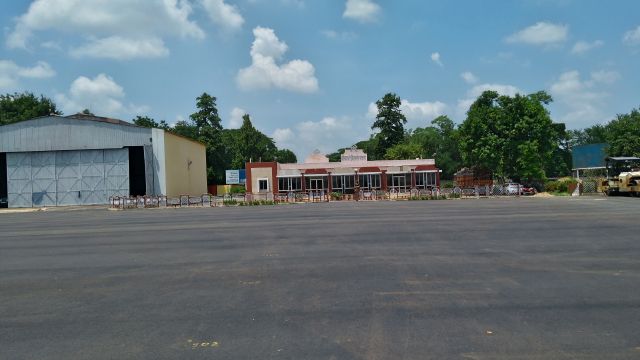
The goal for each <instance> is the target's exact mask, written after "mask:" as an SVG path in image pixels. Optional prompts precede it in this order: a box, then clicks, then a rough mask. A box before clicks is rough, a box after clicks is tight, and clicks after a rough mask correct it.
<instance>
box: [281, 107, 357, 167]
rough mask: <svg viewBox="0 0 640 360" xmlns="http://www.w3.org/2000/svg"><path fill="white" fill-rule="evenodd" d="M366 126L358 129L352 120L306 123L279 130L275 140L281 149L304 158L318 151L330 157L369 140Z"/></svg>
mask: <svg viewBox="0 0 640 360" xmlns="http://www.w3.org/2000/svg"><path fill="white" fill-rule="evenodd" d="M368 134H369V132H368V129H367V127H366V126H360V127H358V128H356V127H354V122H353V121H352V120H351V119H350V118H349V117H339V118H338V117H325V118H323V119H322V120H320V121H303V122H300V123H297V124H296V125H295V126H293V127H289V128H280V129H276V130H275V131H274V132H273V133H272V134H271V137H272V138H273V140H274V141H275V142H276V145H277V146H278V147H280V148H288V149H291V150H293V152H295V153H296V155H297V156H298V158H299V159H304V158H305V157H306V156H307V155H309V154H311V152H312V151H314V150H315V149H318V150H320V151H321V152H323V153H325V154H328V153H332V152H334V151H336V150H337V149H339V148H342V147H347V146H351V145H353V144H354V143H356V142H357V141H359V140H364V139H366V138H367V137H368Z"/></svg>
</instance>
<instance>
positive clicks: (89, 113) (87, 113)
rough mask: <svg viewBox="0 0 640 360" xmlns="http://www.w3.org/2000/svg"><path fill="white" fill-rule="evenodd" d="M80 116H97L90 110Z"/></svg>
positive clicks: (84, 111)
mask: <svg viewBox="0 0 640 360" xmlns="http://www.w3.org/2000/svg"><path fill="white" fill-rule="evenodd" d="M80 114H82V115H89V116H96V115H95V114H94V113H92V112H91V110H89V109H84V110H82V111H81V112H80Z"/></svg>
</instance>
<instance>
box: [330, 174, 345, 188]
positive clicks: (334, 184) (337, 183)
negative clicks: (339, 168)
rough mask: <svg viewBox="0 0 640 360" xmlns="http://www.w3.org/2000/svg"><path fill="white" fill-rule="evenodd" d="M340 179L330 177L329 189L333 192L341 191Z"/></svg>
mask: <svg viewBox="0 0 640 360" xmlns="http://www.w3.org/2000/svg"><path fill="white" fill-rule="evenodd" d="M342 178H343V176H332V177H331V188H332V189H333V191H341V190H342V184H343V182H342Z"/></svg>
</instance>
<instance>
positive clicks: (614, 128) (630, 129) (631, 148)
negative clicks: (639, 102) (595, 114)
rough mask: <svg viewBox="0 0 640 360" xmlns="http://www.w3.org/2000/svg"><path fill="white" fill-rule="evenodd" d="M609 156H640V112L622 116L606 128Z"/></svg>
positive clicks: (635, 110) (637, 110)
mask: <svg viewBox="0 0 640 360" xmlns="http://www.w3.org/2000/svg"><path fill="white" fill-rule="evenodd" d="M606 129H607V130H606V133H607V143H609V148H608V150H607V153H608V155H609V156H640V110H639V109H632V110H631V112H630V113H628V114H620V115H618V116H616V118H615V119H614V120H612V121H611V122H609V124H607V126H606Z"/></svg>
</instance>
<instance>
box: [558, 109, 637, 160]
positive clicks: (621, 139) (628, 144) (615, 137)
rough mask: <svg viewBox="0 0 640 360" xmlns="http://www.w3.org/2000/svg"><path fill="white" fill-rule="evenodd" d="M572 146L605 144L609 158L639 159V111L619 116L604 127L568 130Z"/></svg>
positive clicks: (634, 110)
mask: <svg viewBox="0 0 640 360" xmlns="http://www.w3.org/2000/svg"><path fill="white" fill-rule="evenodd" d="M569 134H570V136H569V142H570V144H571V145H572V146H576V145H589V144H598V143H607V144H609V146H608V147H607V154H608V155H609V156H639V157H640V109H632V110H631V112H629V113H628V114H619V115H617V116H616V118H615V119H613V120H611V121H610V122H609V123H607V124H605V125H600V124H598V125H593V126H591V127H588V128H586V129H582V130H569Z"/></svg>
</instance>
